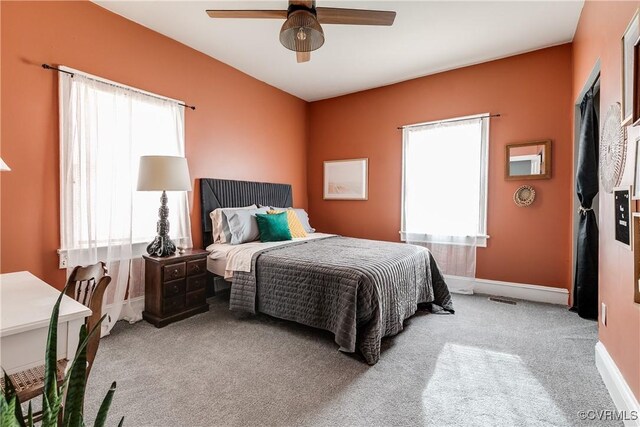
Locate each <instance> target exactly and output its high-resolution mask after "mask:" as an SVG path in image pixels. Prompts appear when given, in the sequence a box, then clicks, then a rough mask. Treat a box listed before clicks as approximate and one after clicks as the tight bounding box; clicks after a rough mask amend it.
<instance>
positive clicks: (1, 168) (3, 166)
mask: <svg viewBox="0 0 640 427" xmlns="http://www.w3.org/2000/svg"><path fill="white" fill-rule="evenodd" d="M10 170H11V168H10V167H9V166H7V164H6V163H5V162H4V161H3V160H2V158H0V172H7V171H10Z"/></svg>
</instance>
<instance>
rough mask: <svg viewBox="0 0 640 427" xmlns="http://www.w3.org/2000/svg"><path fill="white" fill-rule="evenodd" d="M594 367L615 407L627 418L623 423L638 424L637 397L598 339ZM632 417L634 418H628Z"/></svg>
mask: <svg viewBox="0 0 640 427" xmlns="http://www.w3.org/2000/svg"><path fill="white" fill-rule="evenodd" d="M596 367H597V368H598V372H600V376H601V377H602V381H604V385H605V386H606V387H607V390H608V391H609V394H610V395H611V399H612V400H613V403H614V404H615V405H616V409H617V410H618V411H619V412H622V413H623V414H625V415H626V418H627V419H625V420H624V425H625V426H628V427H631V426H632V427H638V426H640V404H638V399H636V397H635V396H634V395H633V392H632V391H631V388H630V387H629V384H627V382H626V381H625V380H624V377H623V376H622V373H621V372H620V370H619V369H618V367H617V366H616V364H615V362H614V361H613V359H612V358H611V355H610V354H609V352H608V351H607V349H606V348H605V346H604V344H602V343H601V342H600V341H598V343H597V344H596ZM634 411H635V412H634ZM633 414H635V415H633ZM632 417H633V418H636V419H635V420H633V419H630V418H632Z"/></svg>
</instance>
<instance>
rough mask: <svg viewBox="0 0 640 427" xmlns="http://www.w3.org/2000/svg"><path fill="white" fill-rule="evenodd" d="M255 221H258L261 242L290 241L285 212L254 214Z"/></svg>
mask: <svg viewBox="0 0 640 427" xmlns="http://www.w3.org/2000/svg"><path fill="white" fill-rule="evenodd" d="M256 221H258V229H259V230H260V241H261V242H280V241H282V240H291V230H290V229H289V221H287V213H286V212H281V213H277V214H256Z"/></svg>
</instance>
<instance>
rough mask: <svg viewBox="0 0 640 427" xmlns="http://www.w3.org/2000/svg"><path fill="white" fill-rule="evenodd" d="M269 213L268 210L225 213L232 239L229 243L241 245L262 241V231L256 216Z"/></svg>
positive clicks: (244, 210)
mask: <svg viewBox="0 0 640 427" xmlns="http://www.w3.org/2000/svg"><path fill="white" fill-rule="evenodd" d="M257 213H262V214H266V213H267V208H261V209H243V210H236V211H233V212H229V213H227V212H225V215H226V216H227V223H228V225H229V232H230V235H231V237H230V239H229V241H228V242H227V243H231V244H232V245H239V244H241V243H247V242H254V241H256V240H259V239H260V229H259V228H258V222H257V221H256V214H257Z"/></svg>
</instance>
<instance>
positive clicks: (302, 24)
mask: <svg viewBox="0 0 640 427" xmlns="http://www.w3.org/2000/svg"><path fill="white" fill-rule="evenodd" d="M280 43H282V46H284V47H286V48H287V49H289V50H293V51H294V52H311V51H313V50H316V49H319V48H320V46H322V45H323V44H324V31H322V27H321V26H320V24H319V23H318V20H317V19H316V17H315V15H314V14H313V13H311V12H309V11H307V10H296V11H294V12H291V13H290V14H289V17H288V18H287V20H286V21H284V24H282V29H281V30H280Z"/></svg>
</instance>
